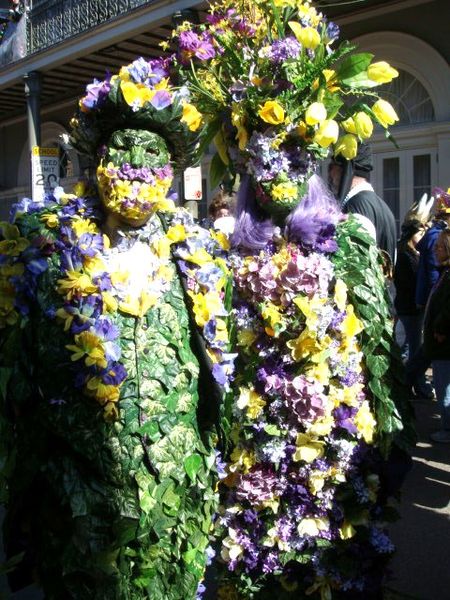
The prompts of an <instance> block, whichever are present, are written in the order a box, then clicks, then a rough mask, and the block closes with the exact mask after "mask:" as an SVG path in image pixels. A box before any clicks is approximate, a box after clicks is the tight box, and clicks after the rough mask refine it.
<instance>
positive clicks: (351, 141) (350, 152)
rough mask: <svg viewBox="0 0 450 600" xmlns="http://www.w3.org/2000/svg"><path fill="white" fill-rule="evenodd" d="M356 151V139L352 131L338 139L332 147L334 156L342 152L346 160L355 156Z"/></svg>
mask: <svg viewBox="0 0 450 600" xmlns="http://www.w3.org/2000/svg"><path fill="white" fill-rule="evenodd" d="M357 152H358V140H357V138H356V136H354V135H353V134H352V133H347V134H346V135H343V136H342V137H340V138H339V139H338V141H337V142H336V145H335V147H334V153H335V155H336V156H338V155H339V154H342V156H343V157H344V158H346V159H347V160H352V159H353V158H355V156H356V154H357Z"/></svg>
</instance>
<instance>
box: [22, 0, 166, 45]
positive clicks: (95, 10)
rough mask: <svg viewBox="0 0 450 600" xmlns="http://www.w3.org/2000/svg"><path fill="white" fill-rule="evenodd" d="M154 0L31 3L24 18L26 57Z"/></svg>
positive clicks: (43, 0) (42, 1)
mask: <svg viewBox="0 0 450 600" xmlns="http://www.w3.org/2000/svg"><path fill="white" fill-rule="evenodd" d="M154 1H155V0H33V1H32V2H30V4H31V10H30V12H29V15H28V35H27V39H28V48H27V51H28V54H33V53H34V52H39V51H40V50H44V49H45V48H48V47H49V46H53V45H54V44H57V43H58V42H62V41H64V40H67V39H68V38H70V37H72V36H74V35H77V34H78V33H82V32H83V31H87V30H89V29H91V28H92V27H95V26H97V25H100V24H101V23H105V22H106V21H109V20H110V19H113V18H115V17H118V16H120V15H123V14H126V13H127V12H129V11H130V10H132V9H134V8H138V7H140V6H143V5H145V4H152V3H153V2H154Z"/></svg>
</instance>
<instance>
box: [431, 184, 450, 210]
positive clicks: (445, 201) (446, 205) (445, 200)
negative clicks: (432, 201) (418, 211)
mask: <svg viewBox="0 0 450 600" xmlns="http://www.w3.org/2000/svg"><path fill="white" fill-rule="evenodd" d="M433 196H434V197H435V198H436V214H442V213H446V214H450V187H449V188H448V189H447V191H444V190H443V189H441V188H438V187H436V188H434V190H433Z"/></svg>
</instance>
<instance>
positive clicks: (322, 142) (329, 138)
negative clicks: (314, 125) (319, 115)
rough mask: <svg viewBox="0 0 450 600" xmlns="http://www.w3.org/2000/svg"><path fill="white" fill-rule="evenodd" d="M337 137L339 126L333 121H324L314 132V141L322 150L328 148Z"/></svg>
mask: <svg viewBox="0 0 450 600" xmlns="http://www.w3.org/2000/svg"><path fill="white" fill-rule="evenodd" d="M338 137H339V125H338V124H337V123H336V121H334V120H333V119H325V121H323V122H322V123H321V124H320V127H319V129H318V130H317V131H316V134H315V136H314V141H315V142H316V144H319V146H321V147H322V148H328V147H329V146H331V144H334V143H335V142H336V141H337V139H338Z"/></svg>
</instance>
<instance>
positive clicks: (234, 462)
mask: <svg viewBox="0 0 450 600" xmlns="http://www.w3.org/2000/svg"><path fill="white" fill-rule="evenodd" d="M230 460H231V464H230V465H229V469H230V471H231V472H232V473H233V472H235V471H239V472H241V473H244V474H245V473H248V472H249V471H250V469H251V468H252V467H253V465H254V464H255V463H256V457H255V454H254V452H249V451H248V450H246V449H245V448H241V447H239V446H236V447H235V448H234V450H233V452H232V453H231V456H230Z"/></svg>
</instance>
